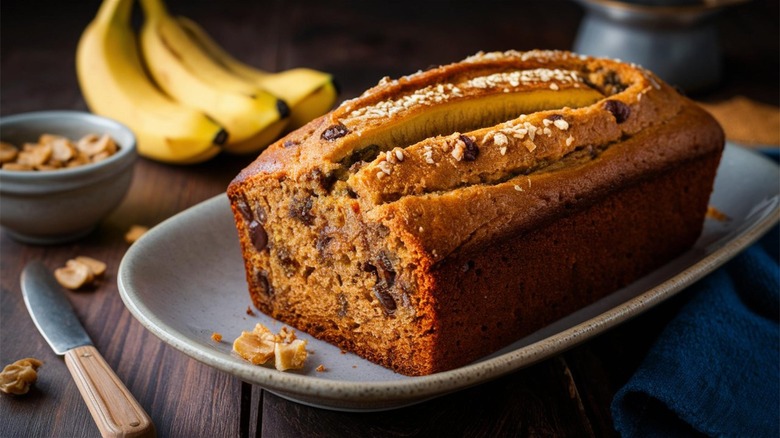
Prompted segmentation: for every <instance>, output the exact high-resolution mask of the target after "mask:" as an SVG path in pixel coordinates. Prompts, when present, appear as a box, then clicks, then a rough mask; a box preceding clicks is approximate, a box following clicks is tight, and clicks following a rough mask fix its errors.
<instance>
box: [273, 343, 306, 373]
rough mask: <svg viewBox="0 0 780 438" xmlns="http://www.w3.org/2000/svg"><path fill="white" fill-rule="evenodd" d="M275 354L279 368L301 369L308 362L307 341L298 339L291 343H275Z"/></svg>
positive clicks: (276, 364)
mask: <svg viewBox="0 0 780 438" xmlns="http://www.w3.org/2000/svg"><path fill="white" fill-rule="evenodd" d="M274 356H275V359H276V360H275V364H274V366H275V367H276V369H277V370H279V371H287V370H299V369H301V368H303V365H304V364H305V363H306V357H307V354H306V341H304V340H301V339H296V340H294V341H292V342H290V343H286V342H277V343H276V345H274Z"/></svg>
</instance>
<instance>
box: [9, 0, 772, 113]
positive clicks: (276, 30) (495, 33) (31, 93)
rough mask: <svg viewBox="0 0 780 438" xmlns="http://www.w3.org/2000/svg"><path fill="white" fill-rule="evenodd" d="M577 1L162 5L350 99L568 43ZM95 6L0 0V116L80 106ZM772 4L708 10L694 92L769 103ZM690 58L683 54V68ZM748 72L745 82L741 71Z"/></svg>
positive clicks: (179, 0)
mask: <svg viewBox="0 0 780 438" xmlns="http://www.w3.org/2000/svg"><path fill="white" fill-rule="evenodd" d="M669 1H672V2H673V1H674V0H669ZM584 3H587V2H585V1H582V2H579V3H578V2H574V1H541V0H537V1H517V0H515V1H483V2H474V1H431V0H423V1H421V0H413V1H410V0H403V1H395V2H375V1H374V2H371V1H349V0H337V1H327V2H323V1H314V0H276V1H268V0H265V1H240V0H222V1H214V0H170V1H168V6H169V9H170V10H171V12H173V13H176V14H180V15H185V16H187V17H190V18H192V19H194V20H195V21H197V22H198V23H200V24H201V25H202V26H203V27H204V28H205V29H206V30H207V31H208V32H209V33H211V35H212V36H213V37H214V38H215V39H216V40H217V41H218V42H220V43H221V44H223V45H224V47H225V48H227V49H228V50H229V51H230V52H231V53H233V54H234V55H236V56H237V57H239V58H240V59H242V60H244V61H246V62H248V63H250V64H253V65H255V66H258V67H261V68H264V69H268V70H282V69H286V68H291V67H296V66H307V67H311V68H315V69H319V70H323V71H327V72H331V73H333V74H335V76H336V77H337V79H338V80H339V82H340V84H341V86H342V88H343V94H342V98H350V97H354V96H355V95H357V94H359V93H360V92H361V91H362V90H364V89H366V88H367V87H369V86H371V85H374V84H375V83H376V82H377V80H378V79H380V78H381V77H383V76H391V77H394V76H399V75H403V74H407V73H411V72H414V71H416V70H418V69H425V68H426V67H428V66H430V65H436V64H442V63H449V62H453V61H456V60H459V59H461V58H463V57H465V56H468V55H471V54H473V53H475V52H477V51H492V50H508V49H517V50H528V49H535V48H542V49H571V48H572V47H573V46H574V43H575V39H576V38H577V33H578V29H579V28H580V25H581V24H582V23H583V19H584V18H585V17H586V8H585V7H584V6H583V4H584ZM613 3H614V2H613ZM99 4H100V2H99V1H96V0H90V1H78V2H63V1H54V0H37V1H20V0H13V1H11V0H6V1H3V2H2V5H1V6H0V8H1V9H0V12H1V13H0V20H1V24H2V25H1V26H0V57H1V60H0V63H1V64H0V80H1V84H0V113H2V114H4V115H5V114H8V112H9V111H10V110H11V109H12V110H13V112H21V111H30V110H39V109H51V108H73V109H86V105H85V104H84V102H83V100H82V99H81V95H80V92H79V89H78V84H77V81H76V73H75V66H74V57H75V49H76V44H77V42H78V38H79V35H80V34H81V31H82V30H83V29H84V27H85V26H86V25H87V24H88V23H89V21H90V20H91V19H92V18H93V16H94V14H95V12H96V11H97V9H98V6H99ZM778 4H779V2H777V1H776V0H752V1H747V2H744V3H742V4H739V5H736V6H732V7H728V8H725V9H723V10H722V11H720V12H718V13H715V14H713V16H712V17H711V18H710V20H713V22H714V26H715V28H716V31H717V36H718V39H719V40H718V44H719V46H720V49H721V56H722V74H721V75H720V79H719V81H718V82H717V83H716V84H713V85H712V86H709V87H707V88H706V89H703V90H695V93H694V94H693V97H695V98H698V99H701V100H705V101H718V100H722V99H726V98H729V97H732V96H734V95H744V96H746V97H749V98H750V99H753V100H756V101H758V102H763V103H766V104H770V105H774V106H777V105H778V101H779V100H778V99H779V91H780V89H779V88H778V84H779V83H780V79H779V78H778V74H779V73H778V72H780V65H779V60H780V49H779V48H778V42H779V41H780V30H779V27H778V21H779V20H780V18H779V17H780V12H778ZM664 32H667V31H664ZM683 43H684V40H683ZM695 63H696V60H695V59H691V67H692V68H695V67H696V65H695ZM746 76H747V77H750V78H751V80H750V81H744V80H739V78H743V77H746ZM689 94H690V93H689Z"/></svg>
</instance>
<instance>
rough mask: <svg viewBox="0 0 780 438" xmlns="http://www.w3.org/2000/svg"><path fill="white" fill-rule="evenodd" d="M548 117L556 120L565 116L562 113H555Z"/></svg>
mask: <svg viewBox="0 0 780 438" xmlns="http://www.w3.org/2000/svg"><path fill="white" fill-rule="evenodd" d="M547 119H548V120H550V121H553V122H554V121H556V120H563V116H562V115H560V114H553V115H551V116H550V117H547Z"/></svg>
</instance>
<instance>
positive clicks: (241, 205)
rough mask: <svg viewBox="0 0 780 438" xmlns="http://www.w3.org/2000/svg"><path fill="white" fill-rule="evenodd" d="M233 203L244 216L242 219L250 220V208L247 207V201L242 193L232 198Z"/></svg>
mask: <svg viewBox="0 0 780 438" xmlns="http://www.w3.org/2000/svg"><path fill="white" fill-rule="evenodd" d="M233 203H234V204H235V205H236V208H237V209H238V212H239V213H241V216H244V220H247V221H249V220H252V209H251V208H250V207H249V202H247V200H246V197H245V196H244V194H243V193H241V194H239V195H238V196H237V197H236V198H235V199H234V200H233Z"/></svg>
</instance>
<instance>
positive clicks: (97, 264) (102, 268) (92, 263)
mask: <svg viewBox="0 0 780 438" xmlns="http://www.w3.org/2000/svg"><path fill="white" fill-rule="evenodd" d="M74 260H75V261H77V262H79V263H83V264H85V265H87V266H88V267H89V270H90V271H92V274H93V275H94V276H96V277H100V276H102V275H103V274H105V273H106V264H105V263H103V262H101V261H100V260H97V259H93V258H92V257H87V256H78V257H76V258H75V259H74Z"/></svg>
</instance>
